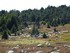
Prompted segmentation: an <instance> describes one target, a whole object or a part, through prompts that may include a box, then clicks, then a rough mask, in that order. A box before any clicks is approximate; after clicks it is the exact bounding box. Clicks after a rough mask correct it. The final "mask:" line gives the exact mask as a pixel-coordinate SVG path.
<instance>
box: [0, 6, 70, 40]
mask: <svg viewBox="0 0 70 53" xmlns="http://www.w3.org/2000/svg"><path fill="white" fill-rule="evenodd" d="M22 7H23V6H22ZM41 24H44V25H47V28H50V27H57V26H59V25H62V26H64V25H65V24H70V6H66V5H61V6H59V7H55V6H48V7H47V8H43V7H42V8H41V9H40V10H38V9H28V10H23V11H21V12H20V11H19V10H10V11H6V10H1V11H0V34H2V35H3V36H2V38H4V37H5V39H7V34H11V33H14V34H15V35H16V32H17V31H19V30H21V29H24V28H26V27H28V26H29V25H34V26H37V28H39V27H40V25H41Z"/></svg>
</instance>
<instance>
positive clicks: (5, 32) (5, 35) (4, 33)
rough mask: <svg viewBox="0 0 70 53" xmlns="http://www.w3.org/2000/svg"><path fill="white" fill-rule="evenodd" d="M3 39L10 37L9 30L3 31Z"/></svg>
mask: <svg viewBox="0 0 70 53" xmlns="http://www.w3.org/2000/svg"><path fill="white" fill-rule="evenodd" d="M2 39H8V34H7V31H4V32H3V35H2Z"/></svg>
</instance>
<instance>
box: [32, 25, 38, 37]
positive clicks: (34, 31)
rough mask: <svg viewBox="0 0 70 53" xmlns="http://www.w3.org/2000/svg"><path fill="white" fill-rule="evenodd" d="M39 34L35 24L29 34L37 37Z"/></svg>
mask: <svg viewBox="0 0 70 53" xmlns="http://www.w3.org/2000/svg"><path fill="white" fill-rule="evenodd" d="M38 35H39V31H38V28H36V27H35V26H34V27H33V29H32V33H31V36H34V37H37V36H38Z"/></svg>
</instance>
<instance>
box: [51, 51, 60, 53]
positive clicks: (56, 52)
mask: <svg viewBox="0 0 70 53" xmlns="http://www.w3.org/2000/svg"><path fill="white" fill-rule="evenodd" d="M50 53H60V52H58V51H52V52H50Z"/></svg>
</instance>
